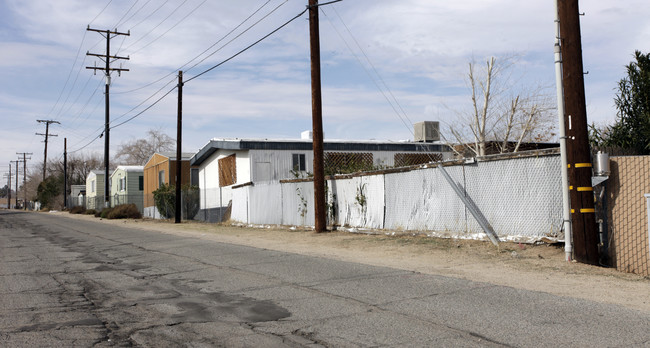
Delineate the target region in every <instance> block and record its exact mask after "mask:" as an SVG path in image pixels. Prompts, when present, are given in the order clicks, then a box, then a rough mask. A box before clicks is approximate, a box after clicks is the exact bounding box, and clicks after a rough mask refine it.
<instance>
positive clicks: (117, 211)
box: [106, 203, 142, 219]
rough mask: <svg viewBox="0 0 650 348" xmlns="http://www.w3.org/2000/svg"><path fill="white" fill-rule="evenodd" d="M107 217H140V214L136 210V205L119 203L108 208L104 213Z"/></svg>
mask: <svg viewBox="0 0 650 348" xmlns="http://www.w3.org/2000/svg"><path fill="white" fill-rule="evenodd" d="M106 216H107V217H108V218H109V219H141V218H142V214H141V213H140V211H139V210H138V207H137V206H136V205H135V204H133V203H131V204H121V205H118V206H115V207H114V208H112V209H111V210H110V212H109V213H108V214H107V215H106Z"/></svg>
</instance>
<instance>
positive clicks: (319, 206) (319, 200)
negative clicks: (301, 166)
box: [309, 0, 327, 233]
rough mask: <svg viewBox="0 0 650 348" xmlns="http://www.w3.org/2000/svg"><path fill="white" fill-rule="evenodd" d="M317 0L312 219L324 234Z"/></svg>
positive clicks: (313, 9)
mask: <svg viewBox="0 0 650 348" xmlns="http://www.w3.org/2000/svg"><path fill="white" fill-rule="evenodd" d="M318 25H319V23H318V0H309V41H310V48H311V49H310V51H311V113H312V127H313V131H312V133H313V150H314V218H315V221H314V223H315V228H316V233H320V232H325V230H326V229H327V226H326V215H325V169H324V168H323V166H324V156H323V104H322V98H321V81H320V38H319V37H320V33H319V27H318Z"/></svg>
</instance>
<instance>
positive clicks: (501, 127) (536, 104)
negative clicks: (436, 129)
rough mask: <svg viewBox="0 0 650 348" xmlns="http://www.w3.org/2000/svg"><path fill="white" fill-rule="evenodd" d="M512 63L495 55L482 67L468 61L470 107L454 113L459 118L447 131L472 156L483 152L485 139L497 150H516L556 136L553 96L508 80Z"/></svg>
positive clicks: (542, 89)
mask: <svg viewBox="0 0 650 348" xmlns="http://www.w3.org/2000/svg"><path fill="white" fill-rule="evenodd" d="M512 65H513V63H512V62H511V60H509V59H504V61H502V62H497V60H496V58H494V57H491V58H490V59H488V60H487V61H486V64H485V66H483V67H482V68H481V67H477V65H476V63H474V62H471V63H469V73H468V75H467V82H468V87H469V89H470V91H471V100H472V107H471V108H470V111H469V112H456V114H457V116H458V117H459V118H460V120H461V121H460V122H455V123H454V125H449V130H450V132H451V134H452V135H453V137H454V140H455V142H458V143H460V144H463V146H464V148H465V149H467V150H469V151H470V153H472V154H473V155H475V156H484V155H485V154H486V147H487V144H488V142H493V143H494V144H495V146H496V147H497V151H498V152H500V153H503V152H511V151H512V152H516V151H518V150H519V148H520V145H521V144H522V143H524V142H531V141H537V142H540V141H549V140H550V139H551V138H553V136H555V134H554V133H553V129H554V127H555V126H554V122H553V120H554V117H553V113H552V110H553V100H552V98H550V97H549V95H548V93H547V92H545V89H544V88H541V87H535V88H532V89H530V88H523V89H521V88H519V87H517V86H516V84H513V83H511V77H510V76H509V74H510V69H511V68H512ZM477 70H479V72H478V74H482V75H483V77H482V78H481V77H479V76H477ZM515 89H517V90H515Z"/></svg>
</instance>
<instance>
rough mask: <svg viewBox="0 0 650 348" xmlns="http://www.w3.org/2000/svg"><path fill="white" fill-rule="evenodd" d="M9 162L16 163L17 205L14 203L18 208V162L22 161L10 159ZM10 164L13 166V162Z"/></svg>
mask: <svg viewBox="0 0 650 348" xmlns="http://www.w3.org/2000/svg"><path fill="white" fill-rule="evenodd" d="M9 162H11V163H15V164H16V180H15V181H16V190H15V192H16V205H14V206H15V207H16V208H18V162H20V161H9ZM9 166H10V167H11V164H10V165H9Z"/></svg>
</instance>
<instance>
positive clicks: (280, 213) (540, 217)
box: [231, 150, 563, 241]
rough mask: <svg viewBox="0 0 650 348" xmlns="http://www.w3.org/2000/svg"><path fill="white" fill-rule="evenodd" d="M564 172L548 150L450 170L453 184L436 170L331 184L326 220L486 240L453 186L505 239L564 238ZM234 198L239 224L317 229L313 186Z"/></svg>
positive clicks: (277, 186) (242, 190)
mask: <svg viewBox="0 0 650 348" xmlns="http://www.w3.org/2000/svg"><path fill="white" fill-rule="evenodd" d="M560 166H561V164H560V156H559V154H558V153H557V151H556V150H550V151H536V152H534V153H532V154H528V155H525V154H517V155H516V156H513V155H510V156H507V157H504V156H487V157H484V158H482V159H481V160H478V161H475V162H473V163H456V164H455V165H445V167H444V168H445V170H446V171H447V173H448V174H449V176H450V177H451V178H452V183H450V182H448V181H447V180H446V179H445V178H444V177H443V175H442V173H441V169H439V168H437V166H432V167H427V166H420V167H412V168H410V169H408V170H404V169H402V170H386V171H384V172H380V173H377V174H373V175H356V176H345V177H342V178H337V179H335V180H328V181H327V197H328V202H327V212H328V222H329V223H330V224H332V225H338V226H345V227H353V228H366V229H386V230H396V231H417V232H422V233H428V234H434V235H439V236H454V237H461V238H474V239H479V238H483V237H484V236H485V233H484V231H483V229H482V228H481V227H480V225H479V224H478V222H477V221H476V220H475V218H474V217H473V215H472V214H471V213H470V212H469V211H468V209H467V207H466V206H465V205H464V204H463V202H462V200H461V199H460V198H459V197H458V194H457V193H456V191H455V190H454V189H453V187H452V186H451V185H452V184H453V185H457V186H458V187H459V188H460V192H462V194H463V195H464V196H465V197H466V198H467V199H468V200H469V201H471V202H472V203H473V205H474V206H476V207H477V208H478V210H479V211H480V212H481V213H482V215H483V216H484V217H485V218H486V220H487V221H488V223H489V224H490V225H491V227H492V229H493V230H494V231H495V232H496V233H497V234H498V236H499V238H501V239H502V240H517V241H536V240H542V239H548V240H561V239H563V231H561V227H562V191H561V172H560V168H561V167H560ZM231 197H232V216H231V217H232V219H233V220H235V221H239V222H245V223H250V224H280V225H306V226H313V225H314V212H313V206H314V205H313V182H311V181H300V180H290V181H282V182H280V183H264V184H255V185H249V186H244V187H238V188H236V189H234V190H233V192H232V195H231Z"/></svg>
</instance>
